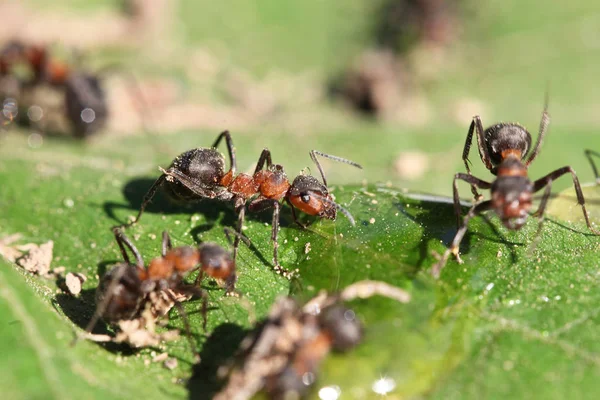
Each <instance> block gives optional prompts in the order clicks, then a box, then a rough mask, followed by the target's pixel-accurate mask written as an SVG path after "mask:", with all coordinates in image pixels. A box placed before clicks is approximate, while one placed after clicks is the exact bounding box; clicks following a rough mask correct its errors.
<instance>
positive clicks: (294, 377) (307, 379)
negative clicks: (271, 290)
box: [214, 281, 410, 400]
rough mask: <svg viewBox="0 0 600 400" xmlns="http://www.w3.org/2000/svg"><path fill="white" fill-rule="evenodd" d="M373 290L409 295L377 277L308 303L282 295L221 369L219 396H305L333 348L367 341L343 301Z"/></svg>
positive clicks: (371, 293) (404, 299) (403, 298)
mask: <svg viewBox="0 0 600 400" xmlns="http://www.w3.org/2000/svg"><path fill="white" fill-rule="evenodd" d="M374 295H381V296H386V297H389V298H392V299H394V300H397V301H400V302H402V303H406V302H408V301H409V300H410V295H409V294H408V293H407V292H405V291H404V290H402V289H400V288H397V287H395V286H391V285H389V284H387V283H384V282H378V281H360V282H356V283H354V284H352V285H350V286H348V287H346V288H345V289H344V290H343V291H342V292H341V293H339V294H335V295H327V294H326V293H321V294H320V295H318V296H317V297H315V298H314V299H312V300H310V301H309V302H308V303H307V304H305V305H304V306H303V307H301V306H300V305H298V303H297V302H296V301H294V300H293V299H292V298H290V297H281V298H280V299H278V300H277V302H276V303H275V304H274V305H273V306H272V307H271V310H270V312H269V315H268V317H267V319H266V321H264V322H263V323H262V324H261V325H259V327H258V328H257V330H256V331H255V332H253V333H252V334H250V335H249V336H248V337H247V338H245V339H244V340H243V341H242V343H241V345H240V351H239V354H238V356H237V358H236V360H234V361H233V363H232V364H231V365H228V366H224V367H222V368H221V369H220V370H219V371H218V375H219V376H220V377H221V378H228V382H227V385H226V386H225V387H224V388H223V389H222V390H221V391H220V392H219V393H218V394H217V395H216V396H215V397H214V398H215V400H222V399H249V398H252V397H253V396H254V395H255V394H256V393H257V392H258V391H260V390H262V389H264V390H265V391H266V393H267V394H268V396H269V397H270V398H274V399H289V398H293V399H297V398H300V397H303V396H305V395H306V394H307V392H308V390H309V389H310V386H311V385H312V384H313V383H314V381H315V379H316V378H315V375H316V373H317V370H318V367H319V364H320V363H321V361H323V359H324V358H325V357H326V356H327V354H328V353H329V352H330V351H336V352H345V351H348V350H350V349H352V348H353V347H355V346H357V345H358V344H360V342H361V341H362V338H363V326H362V324H361V323H360V321H359V320H358V318H357V317H356V314H355V313H354V312H353V311H352V310H351V309H349V308H347V307H345V306H344V305H343V304H342V302H344V301H349V300H352V299H355V298H363V299H364V298H368V297H371V296H374Z"/></svg>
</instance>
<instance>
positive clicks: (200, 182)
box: [121, 131, 362, 267]
mask: <svg viewBox="0 0 600 400" xmlns="http://www.w3.org/2000/svg"><path fill="white" fill-rule="evenodd" d="M223 138H224V139H225V142H226V144H227V150H228V154H229V161H230V168H229V171H228V172H225V157H224V156H223V154H221V153H220V152H219V151H218V150H217V146H218V145H219V143H220V142H221V140H223ZM317 155H319V156H321V157H325V158H329V159H332V160H335V161H339V162H343V163H346V164H350V165H352V166H355V167H357V168H362V167H361V166H360V165H359V164H357V163H355V162H353V161H350V160H347V159H345V158H341V157H337V156H332V155H329V154H325V153H321V152H318V151H316V150H312V151H311V152H310V157H311V159H312V160H313V162H314V163H315V164H316V165H317V168H318V169H319V172H320V174H321V178H322V179H323V182H322V183H321V182H319V180H318V179H316V178H315V177H313V176H310V175H299V176H297V177H296V178H295V179H294V181H293V182H292V183H291V184H290V181H289V180H288V178H287V176H286V174H285V171H284V169H283V167H282V166H281V165H278V164H273V163H272V160H271V152H270V151H269V150H268V149H264V150H263V151H262V153H261V155H260V157H259V159H258V163H257V165H256V169H255V170H254V174H252V175H249V174H245V173H240V174H238V175H236V157H235V149H234V147H233V141H232V139H231V135H230V133H229V131H224V132H222V133H221V134H220V135H219V136H218V137H217V139H216V141H215V142H214V144H213V145H212V147H211V148H197V149H193V150H189V151H186V152H185V153H182V154H181V155H179V156H178V157H177V158H175V160H173V162H172V164H171V166H170V167H169V168H168V169H166V170H164V169H162V168H161V171H162V172H163V174H162V175H161V176H160V177H159V178H158V179H157V180H156V182H154V184H153V185H152V187H151V188H150V190H148V193H146V195H145V196H144V199H143V200H142V205H141V207H140V211H139V212H138V215H137V216H136V218H135V219H134V220H133V221H132V222H130V223H128V224H124V225H121V227H123V226H131V225H133V224H135V223H137V222H138V221H139V219H140V217H141V216H142V213H143V212H144V209H145V208H146V206H147V205H148V203H149V202H150V201H151V200H152V198H153V197H154V195H155V194H156V191H157V190H158V188H159V187H160V186H164V187H165V189H166V193H167V195H168V196H169V197H171V198H174V199H176V200H180V201H191V200H198V199H202V198H207V199H216V200H221V201H230V202H232V203H233V206H234V209H235V211H236V213H237V215H238V224H237V227H236V233H237V234H236V238H235V241H234V244H233V259H234V260H235V259H236V256H237V250H238V247H239V241H240V239H241V237H242V225H243V223H244V218H245V214H246V204H247V203H248V201H249V200H251V201H250V203H249V204H248V209H249V210H250V211H260V210H265V209H268V208H273V209H274V210H273V220H272V230H271V240H272V241H273V245H274V250H273V262H274V264H275V266H276V267H279V261H278V253H277V249H278V247H279V244H278V241H277V236H278V232H279V214H280V208H281V203H280V201H281V200H283V199H285V201H286V202H287V203H288V204H289V205H290V207H291V209H292V217H293V219H294V222H296V223H297V224H298V225H300V226H301V227H303V228H304V227H305V226H304V225H303V224H302V223H300V221H298V219H297V216H296V210H295V209H296V208H298V209H299V210H300V211H302V212H304V213H306V214H308V215H314V216H318V217H320V218H327V219H331V220H335V218H336V214H337V210H340V211H341V212H342V213H343V214H344V215H345V216H346V217H347V218H348V219H349V220H350V223H351V224H352V225H354V219H353V218H352V215H351V214H350V213H349V212H348V211H347V210H346V209H344V208H343V207H342V206H340V205H339V204H337V203H336V202H335V201H334V200H333V198H332V196H331V194H330V193H329V190H328V188H327V180H326V178H325V174H324V172H323V169H322V168H321V164H320V163H319V161H318V160H317V157H316V156H317ZM265 167H266V168H265ZM263 168H265V169H264V170H263Z"/></svg>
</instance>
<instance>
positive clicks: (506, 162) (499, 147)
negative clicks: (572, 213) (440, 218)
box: [432, 101, 600, 276]
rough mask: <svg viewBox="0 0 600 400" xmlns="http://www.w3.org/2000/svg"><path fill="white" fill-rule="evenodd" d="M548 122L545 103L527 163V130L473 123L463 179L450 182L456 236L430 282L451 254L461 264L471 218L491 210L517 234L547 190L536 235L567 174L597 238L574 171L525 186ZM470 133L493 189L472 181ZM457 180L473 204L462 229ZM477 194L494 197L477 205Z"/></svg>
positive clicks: (512, 125)
mask: <svg viewBox="0 0 600 400" xmlns="http://www.w3.org/2000/svg"><path fill="white" fill-rule="evenodd" d="M549 122H550V117H549V116H548V106H547V101H546V106H545V107H544V111H543V113H542V120H541V122H540V129H539V134H538V138H537V142H536V144H535V147H534V149H533V152H532V153H531V154H530V155H529V156H528V157H526V156H527V153H528V151H529V150H530V148H531V135H530V134H529V132H528V131H527V129H525V127H523V126H521V125H519V124H517V123H498V124H495V125H492V126H490V127H489V128H487V129H485V130H484V129H483V125H482V123H481V119H480V118H479V116H475V117H473V121H472V122H471V126H470V127H469V132H468V133H467V140H466V142H465V147H464V150H463V156H462V159H463V161H464V163H465V166H466V168H467V173H466V174H463V173H457V174H455V175H454V180H453V182H452V187H453V198H454V211H455V213H456V219H457V225H459V229H458V232H457V233H456V236H454V239H453V240H452V243H451V245H450V247H449V248H448V249H447V250H446V251H445V252H444V254H443V256H442V257H441V259H440V261H439V262H438V263H436V264H435V265H434V266H433V268H432V274H433V275H434V276H439V274H440V271H441V270H442V268H444V266H445V264H446V261H447V260H448V257H449V256H450V254H451V253H452V254H454V256H455V257H456V259H457V261H458V262H459V263H462V260H461V259H460V256H459V254H458V252H459V246H460V242H461V241H462V239H463V237H464V235H465V233H466V232H467V225H468V223H469V220H470V219H471V218H473V217H474V216H475V215H478V214H481V213H482V212H484V211H487V210H494V211H495V212H496V214H498V216H499V217H500V220H501V221H502V223H503V225H504V226H505V227H506V228H508V229H511V230H517V229H520V228H521V227H522V226H523V225H524V224H525V222H526V220H527V216H528V214H529V210H530V208H531V202H532V195H533V193H536V192H538V191H540V190H542V189H544V188H545V190H544V194H543V196H542V199H541V201H540V206H539V208H538V210H537V211H536V212H535V213H534V214H533V215H534V216H536V217H538V218H539V227H538V233H539V232H540V230H541V227H542V223H543V220H544V211H545V209H546V204H547V202H548V198H549V197H550V191H551V188H552V182H553V181H554V180H556V179H557V178H560V177H561V176H563V175H564V174H567V173H571V176H572V177H573V185H574V186H575V193H576V194H577V203H578V204H580V205H581V208H582V210H583V216H584V217H585V222H586V224H587V227H588V228H589V230H590V231H592V232H593V233H594V234H596V235H600V232H598V231H597V230H595V229H594V228H592V225H591V223H590V220H589V217H588V213H587V210H586V208H585V199H584V197H583V192H582V190H581V185H580V184H579V179H578V178H577V175H576V174H575V171H574V170H573V168H571V167H570V166H565V167H562V168H559V169H557V170H555V171H552V172H550V173H549V174H547V175H546V176H543V177H541V178H539V179H538V180H536V181H534V182H532V181H531V180H529V178H528V176H527V169H528V167H529V164H531V163H532V162H533V160H535V158H536V157H537V155H538V154H539V151H540V147H541V144H542V140H543V139H544V135H545V134H546V130H547V128H548V124H549ZM474 131H475V132H476V133H477V146H478V149H479V155H480V157H481V161H483V163H484V164H485V167H486V168H487V169H488V170H489V171H490V172H491V173H492V174H494V175H496V177H497V178H496V179H495V180H494V181H493V182H491V183H489V182H486V181H484V180H482V179H479V178H476V177H474V176H473V175H471V170H470V168H469V162H470V161H469V150H470V148H471V142H472V139H473V132H474ZM457 180H463V181H465V182H467V183H469V184H471V191H472V193H473V195H474V196H475V199H476V201H477V202H476V203H475V205H473V207H472V208H471V209H470V210H469V212H468V213H467V215H465V217H464V219H463V221H462V226H461V225H460V214H461V209H460V199H459V196H458V187H457V184H456V183H457ZM477 189H490V190H491V194H492V198H491V200H486V201H483V202H480V203H479V202H478V201H479V200H480V199H481V197H482V196H481V195H480V194H479V192H478V191H477Z"/></svg>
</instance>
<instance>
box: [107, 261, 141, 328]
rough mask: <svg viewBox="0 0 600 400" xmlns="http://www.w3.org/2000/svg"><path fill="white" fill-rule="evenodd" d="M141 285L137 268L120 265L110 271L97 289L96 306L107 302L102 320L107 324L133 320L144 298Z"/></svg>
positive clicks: (125, 264) (129, 265) (124, 264)
mask: <svg viewBox="0 0 600 400" xmlns="http://www.w3.org/2000/svg"><path fill="white" fill-rule="evenodd" d="M141 283H142V282H141V280H140V277H139V275H138V270H137V268H136V267H134V266H132V265H131V264H127V263H120V264H117V265H115V266H114V267H113V268H112V269H111V270H110V271H108V272H107V273H106V274H105V275H104V276H103V277H102V279H101V280H100V283H99V284H98V288H97V289H96V304H97V305H99V304H102V303H103V302H104V301H107V302H106V306H105V308H104V310H103V311H102V315H101V316H102V318H103V319H104V320H106V321H107V322H116V321H119V320H122V319H131V318H133V317H134V316H135V315H136V314H137V312H138V311H139V306H140V304H141V301H142V299H143V298H144V295H143V292H142V288H141ZM109 291H110V293H108V292H109Z"/></svg>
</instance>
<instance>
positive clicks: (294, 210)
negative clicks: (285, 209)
mask: <svg viewBox="0 0 600 400" xmlns="http://www.w3.org/2000/svg"><path fill="white" fill-rule="evenodd" d="M285 201H286V202H287V203H288V205H289V206H290V209H291V210H292V218H293V219H294V222H295V223H296V224H298V225H299V226H300V228H302V229H306V228H308V225H305V224H303V223H302V222H300V221H299V220H298V216H297V215H296V207H294V205H293V204H292V202H291V201H289V199H287V198H286V199H285Z"/></svg>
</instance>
